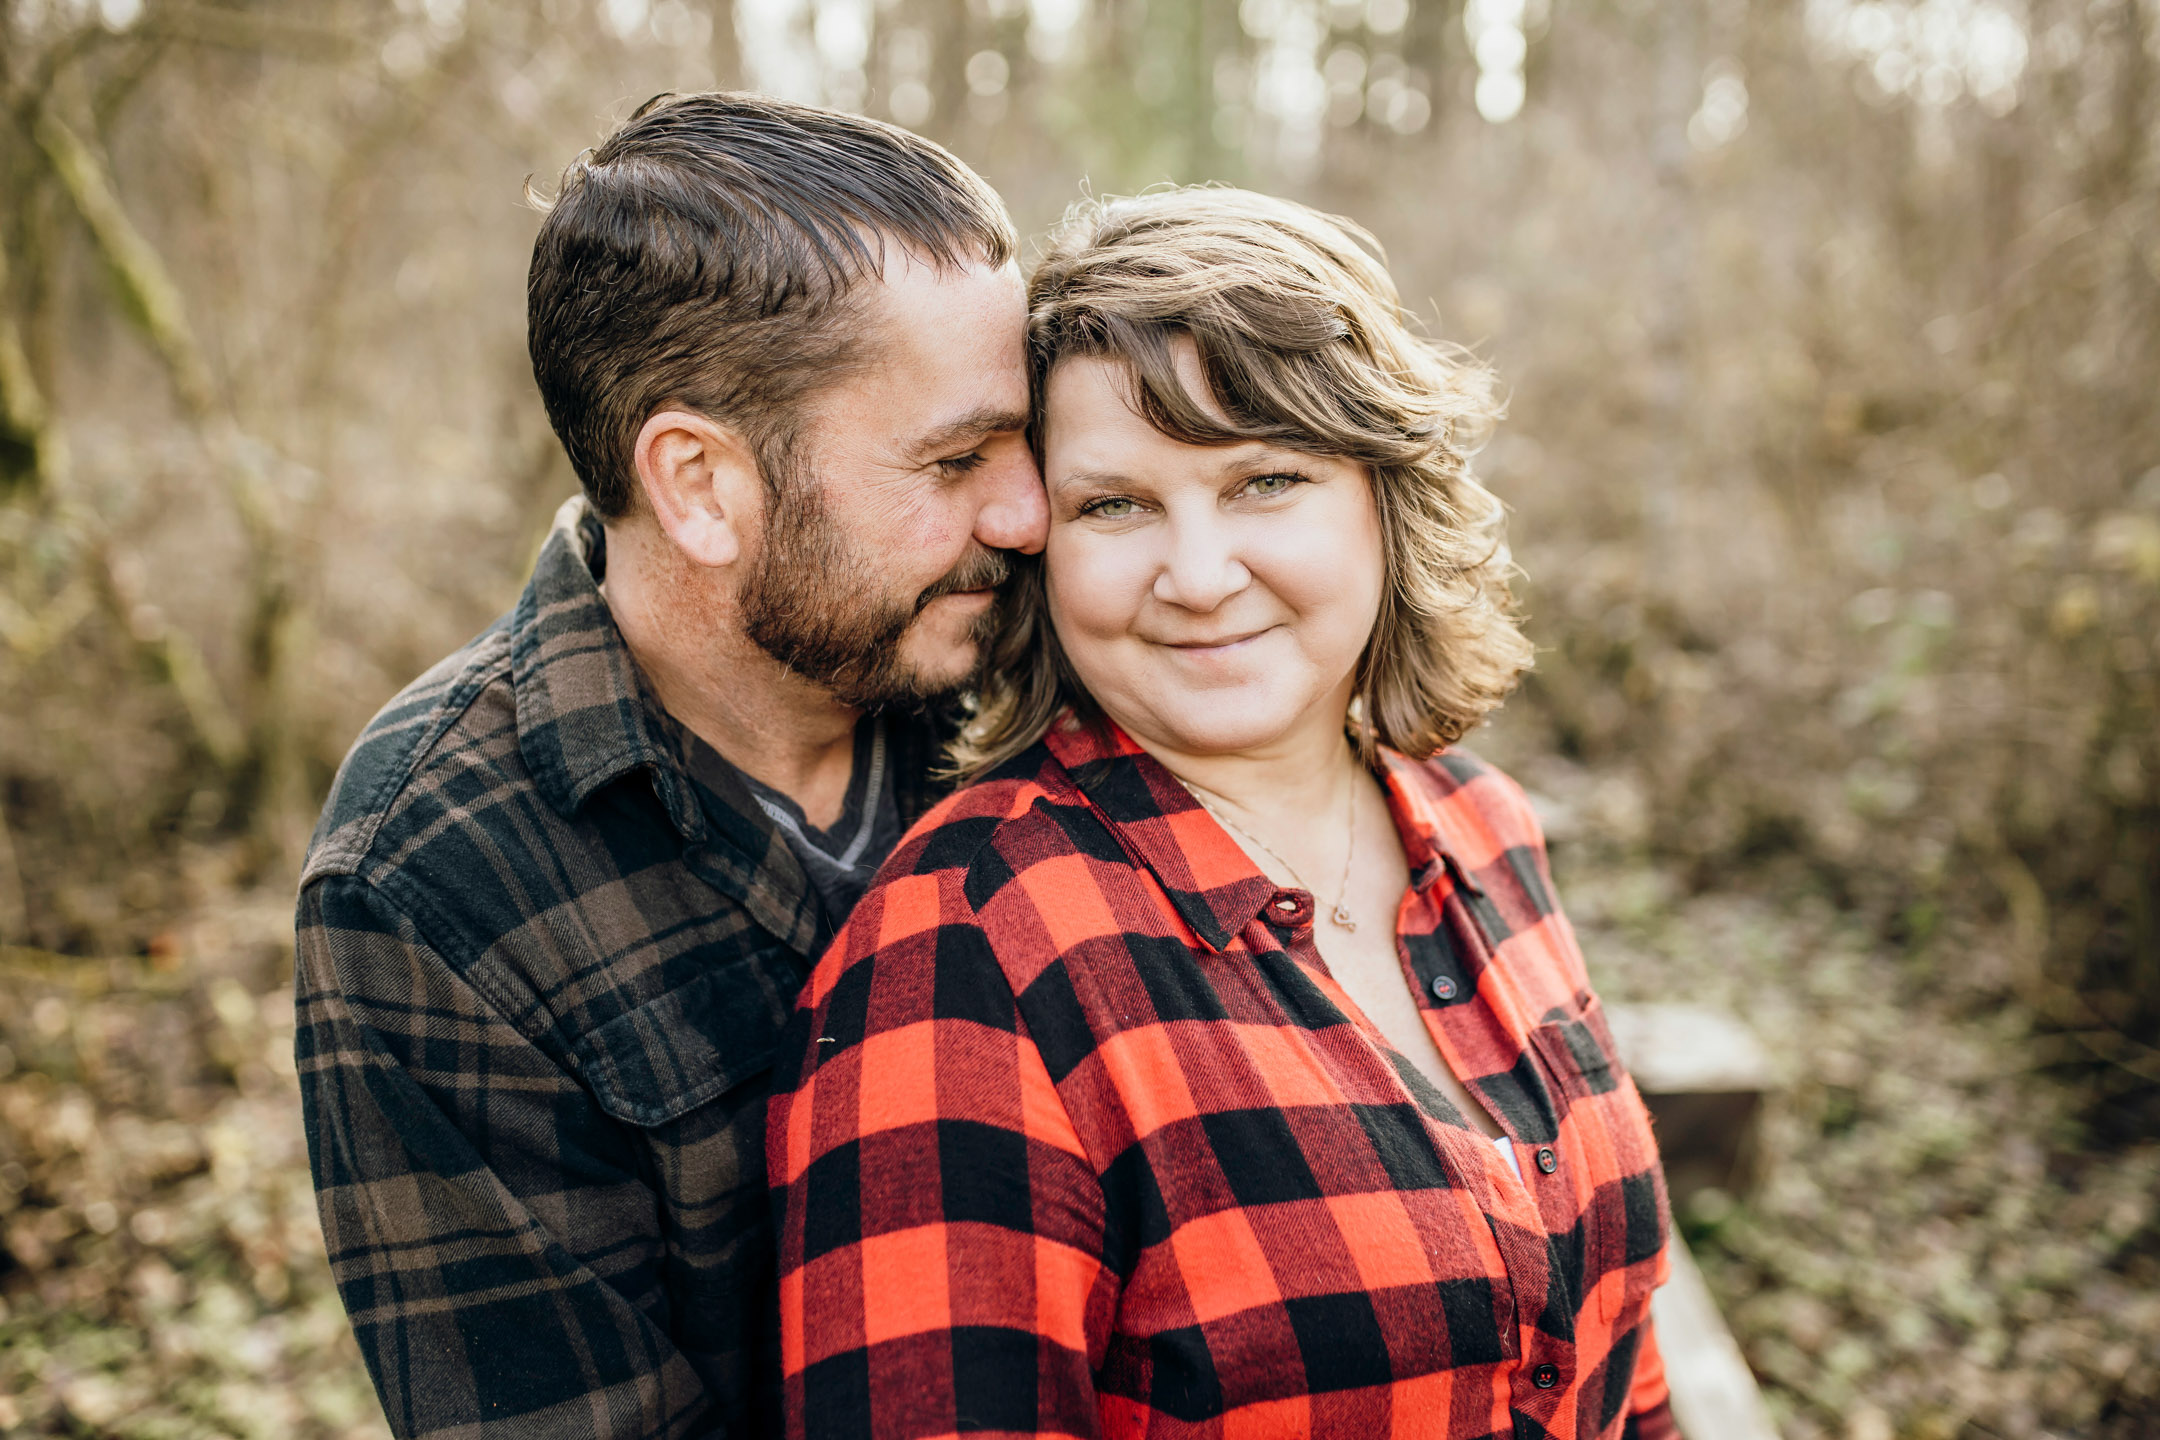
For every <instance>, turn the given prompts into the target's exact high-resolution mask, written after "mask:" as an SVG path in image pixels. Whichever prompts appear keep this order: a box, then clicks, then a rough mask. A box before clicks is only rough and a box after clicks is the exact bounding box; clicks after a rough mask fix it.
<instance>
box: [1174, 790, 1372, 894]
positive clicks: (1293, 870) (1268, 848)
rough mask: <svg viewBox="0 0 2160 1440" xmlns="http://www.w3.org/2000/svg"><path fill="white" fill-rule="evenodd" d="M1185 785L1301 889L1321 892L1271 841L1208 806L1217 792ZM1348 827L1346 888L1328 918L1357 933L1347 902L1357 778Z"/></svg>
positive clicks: (1353, 859)
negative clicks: (1281, 869)
mask: <svg viewBox="0 0 2160 1440" xmlns="http://www.w3.org/2000/svg"><path fill="white" fill-rule="evenodd" d="M1183 784H1184V786H1185V788H1186V789H1187V790H1189V791H1190V792H1192V797H1193V799H1195V800H1197V801H1199V802H1200V808H1201V809H1203V810H1205V811H1207V813H1208V814H1210V815H1212V816H1214V817H1215V819H1216V820H1217V821H1218V822H1219V823H1221V824H1224V825H1227V826H1229V827H1230V828H1231V829H1232V830H1235V831H1237V833H1238V834H1240V835H1242V836H1244V837H1245V838H1246V839H1247V840H1250V841H1252V843H1253V844H1255V845H1257V846H1259V847H1260V849H1261V851H1262V852H1263V853H1265V854H1266V855H1268V856H1269V857H1270V858H1272V859H1273V860H1274V861H1275V863H1276V864H1278V865H1280V866H1282V868H1283V869H1284V870H1286V871H1288V872H1289V874H1290V878H1291V879H1292V880H1295V881H1296V882H1297V884H1298V888H1299V889H1301V890H1307V891H1312V893H1314V894H1318V893H1319V892H1318V891H1317V890H1313V887H1312V886H1310V885H1307V884H1306V883H1305V877H1304V876H1302V875H1300V874H1298V872H1297V866H1295V865H1292V864H1291V863H1290V862H1289V861H1288V860H1285V859H1284V858H1283V857H1282V855H1281V853H1280V852H1278V851H1277V850H1276V849H1275V847H1274V846H1272V845H1270V844H1268V843H1267V841H1265V840H1262V839H1261V838H1260V837H1259V836H1257V835H1255V834H1253V833H1252V831H1250V830H1247V829H1246V828H1245V827H1244V826H1242V825H1240V824H1238V823H1237V821H1235V820H1232V819H1231V818H1230V817H1229V816H1228V815H1225V814H1224V813H1223V812H1222V811H1220V810H1218V809H1216V808H1215V807H1214V806H1213V805H1210V804H1208V802H1207V797H1208V796H1210V795H1215V792H1214V791H1212V790H1210V789H1208V788H1207V787H1206V786H1205V785H1200V784H1197V783H1195V782H1193V781H1191V780H1186V781H1184V782H1183ZM1215 798H1216V799H1217V800H1218V801H1221V802H1222V803H1223V804H1225V805H1228V804H1229V803H1230V801H1229V800H1228V798H1226V797H1224V796H1221V795H1215ZM1348 828H1349V836H1350V840H1349V844H1347V845H1345V846H1344V847H1343V862H1342V885H1341V886H1340V887H1339V888H1338V889H1337V890H1336V892H1335V907H1334V908H1333V909H1332V910H1330V911H1329V912H1328V919H1329V921H1330V922H1332V923H1333V924H1336V925H1339V926H1341V927H1342V928H1343V929H1345V930H1353V931H1354V930H1356V929H1357V920H1356V919H1355V918H1353V917H1352V916H1351V914H1350V907H1349V905H1348V904H1347V903H1345V902H1347V901H1348V900H1349V898H1350V870H1351V867H1352V866H1353V865H1354V864H1355V863H1356V861H1357V781H1356V780H1355V779H1353V780H1351V782H1350V814H1349V827H1348Z"/></svg>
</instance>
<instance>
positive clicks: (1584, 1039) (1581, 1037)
mask: <svg viewBox="0 0 2160 1440" xmlns="http://www.w3.org/2000/svg"><path fill="white" fill-rule="evenodd" d="M1530 1042H1531V1043H1532V1044H1533V1045H1535V1046H1537V1048H1538V1052H1539V1053H1540V1054H1541V1055H1542V1056H1543V1057H1544V1060H1545V1063H1546V1064H1547V1065H1549V1066H1550V1067H1552V1070H1553V1072H1554V1073H1555V1074H1556V1075H1558V1076H1559V1077H1560V1084H1561V1086H1562V1088H1563V1089H1565V1090H1566V1091H1567V1092H1568V1093H1569V1094H1571V1095H1603V1094H1605V1093H1606V1092H1607V1091H1609V1090H1612V1089H1614V1088H1616V1087H1617V1086H1618V1085H1619V1083H1620V1082H1619V1077H1618V1076H1617V1075H1616V1074H1615V1073H1614V1069H1613V1064H1614V1057H1615V1054H1616V1051H1615V1050H1614V1047H1613V1036H1612V1029H1611V1027H1609V1026H1608V1025H1606V1023H1605V1007H1604V1006H1603V1005H1601V1004H1599V1003H1598V998H1597V996H1595V995H1584V996H1579V997H1578V1010H1577V1013H1576V1014H1574V1015H1568V1014H1566V1013H1564V1012H1556V1013H1554V1014H1553V1016H1552V1018H1551V1019H1549V1020H1548V1021H1547V1022H1546V1023H1545V1024H1543V1025H1540V1026H1538V1027H1537V1028H1536V1029H1534V1030H1532V1031H1531V1032H1530Z"/></svg>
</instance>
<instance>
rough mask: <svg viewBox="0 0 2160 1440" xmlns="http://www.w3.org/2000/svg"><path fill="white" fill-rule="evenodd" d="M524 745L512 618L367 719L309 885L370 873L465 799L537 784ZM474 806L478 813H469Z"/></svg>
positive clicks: (305, 873)
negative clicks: (513, 675) (456, 797)
mask: <svg viewBox="0 0 2160 1440" xmlns="http://www.w3.org/2000/svg"><path fill="white" fill-rule="evenodd" d="M530 783H531V781H530V777H529V775H528V774H527V772H526V769H525V760H524V756H523V754H522V753H521V752H520V750H519V747H518V730H517V698H516V694H515V692H514V690H513V688H512V685H511V680H510V626H509V619H508V617H507V616H506V617H504V618H503V619H500V620H498V621H496V622H495V623H494V624H493V625H491V626H489V627H488V628H487V629H486V630H483V631H482V632H480V634H479V635H477V636H475V637H474V638H473V639H472V640H471V641H469V642H468V643H467V644H465V645H464V646H462V647H461V648H459V649H458V650H456V651H455V652H453V653H452V654H450V655H448V656H445V657H444V658H443V659H442V660H441V661H439V662H437V663H436V664H435V665H433V666H432V667H430V668H429V669H428V670H427V671H426V672H425V673H424V674H422V675H421V676H420V677H419V678H418V679H416V680H414V681H413V682H412V683H411V684H409V685H407V686H406V687H405V688H404V689H403V690H401V691H399V692H398V693H397V695H396V696H395V697H393V698H392V699H391V700H390V702H389V703H388V704H386V705H384V706H383V707H382V709H381V710H379V711H377V712H376V714H375V718H373V719H372V720H370V721H368V723H367V725H366V727H365V728H363V729H362V730H361V732H360V737H359V738H358V739H357V740H355V741H354V742H353V746H352V749H351V750H350V751H348V752H347V753H346V756H345V760H344V763H343V764H341V765H340V766H339V767H338V772H337V778H336V780H334V781H333V782H332V783H331V787H330V798H329V799H328V801H327V802H326V803H325V804H324V806H323V813H322V819H321V820H320V822H319V823H318V824H317V825H316V827H315V834H314V838H313V839H311V840H310V841H309V842H308V853H307V861H306V864H305V866H304V867H303V869H302V871H301V876H300V883H301V886H302V887H303V888H305V887H306V886H307V885H309V884H310V883H312V882H314V881H316V880H318V879H321V878H324V877H326V876H333V875H364V874H365V873H366V872H367V871H368V869H369V868H370V867H371V864H372V863H374V862H376V861H381V860H388V859H392V858H393V857H395V856H396V855H397V854H398V853H399V852H400V851H401V850H402V849H404V848H405V846H406V845H407V843H408V842H410V840H411V839H412V838H413V835H414V833H415V832H416V831H417V830H418V829H421V828H424V827H426V826H428V825H432V824H435V823H439V822H440V820H441V819H442V818H443V815H444V812H445V810H446V809H447V808H449V807H451V806H452V805H455V804H457V802H455V801H453V800H451V798H450V795H449V793H448V792H450V791H451V790H453V789H455V790H457V791H460V792H466V799H467V801H469V800H470V799H472V798H477V797H478V796H479V795H481V794H484V793H485V792H486V791H489V790H494V789H499V788H500V787H502V786H516V785H521V784H522V785H529V784H530ZM468 813H469V811H468Z"/></svg>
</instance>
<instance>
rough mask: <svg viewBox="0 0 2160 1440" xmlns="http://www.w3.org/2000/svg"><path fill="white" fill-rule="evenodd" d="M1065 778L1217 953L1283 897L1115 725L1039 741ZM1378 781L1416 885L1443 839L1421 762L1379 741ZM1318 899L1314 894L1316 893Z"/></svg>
mask: <svg viewBox="0 0 2160 1440" xmlns="http://www.w3.org/2000/svg"><path fill="white" fill-rule="evenodd" d="M1043 741H1044V743H1045V744H1046V745H1048V746H1049V748H1050V753H1051V754H1052V755H1053V756H1055V757H1056V759H1057V761H1058V763H1059V764H1060V765H1062V766H1063V767H1064V769H1065V771H1066V773H1067V774H1068V775H1069V776H1071V777H1072V782H1073V784H1074V785H1075V786H1076V787H1078V788H1079V790H1080V792H1081V793H1082V794H1084V795H1085V796H1087V798H1088V800H1089V802H1090V803H1091V804H1093V805H1094V807H1095V809H1096V810H1097V812H1098V813H1100V814H1101V816H1102V818H1103V820H1104V822H1105V823H1106V824H1107V825H1108V826H1109V827H1110V830H1111V832H1112V833H1113V834H1115V835H1116V836H1117V838H1118V839H1119V841H1120V842H1122V843H1123V845H1124V846H1125V849H1126V851H1127V852H1128V853H1130V854H1131V855H1132V856H1133V857H1134V858H1135V859H1137V860H1138V861H1139V862H1140V863H1141V864H1142V865H1144V866H1146V867H1147V869H1148V870H1149V872H1150V873H1152V874H1153V875H1154V877H1155V879H1156V881H1157V882H1158V883H1159V884H1161V886H1162V888H1163V890H1164V892H1165V893H1166V894H1167V895H1168V896H1169V898H1170V904H1171V907H1172V908H1173V909H1175V910H1176V911H1177V913H1178V916H1179V918H1181V919H1182V920H1184V922H1185V923H1186V925H1188V926H1189V927H1191V929H1192V931H1193V933H1194V934H1196V935H1198V936H1199V937H1200V938H1201V939H1202V940H1203V941H1205V942H1206V943H1207V945H1208V947H1209V948H1210V949H1212V950H1218V951H1219V950H1221V949H1223V948H1224V947H1225V946H1227V945H1228V944H1229V943H1230V941H1231V939H1232V938H1233V937H1234V936H1236V935H1237V934H1238V932H1239V931H1241V930H1243V929H1244V928H1245V927H1246V926H1247V925H1248V924H1250V923H1251V922H1252V919H1253V917H1254V916H1256V915H1258V914H1259V913H1260V911H1261V909H1262V907H1264V906H1266V905H1267V904H1268V903H1269V902H1270V901H1271V900H1273V899H1274V898H1275V897H1276V896H1278V895H1280V894H1281V893H1282V891H1281V889H1280V887H1278V886H1277V885H1276V884H1275V882H1274V881H1272V880H1270V879H1269V878H1268V877H1267V876H1266V875H1265V874H1263V873H1262V872H1261V871H1260V869H1259V867H1257V866H1256V865H1254V864H1253V862H1252V859H1251V857H1250V856H1248V855H1247V854H1246V853H1245V851H1244V849H1243V847H1241V846H1240V845H1239V844H1238V843H1237V841H1236V840H1234V839H1232V838H1231V836H1230V835H1229V833H1228V832H1227V831H1225V830H1224V829H1223V827H1222V826H1221V825H1219V824H1217V823H1216V821H1215V817H1214V816H1212V815H1210V814H1209V813H1208V812H1207V810H1206V809H1205V808H1204V807H1203V806H1202V805H1201V804H1200V802H1199V801H1198V800H1195V799H1194V798H1193V795H1192V792H1191V791H1189V790H1187V789H1186V788H1185V787H1184V785H1182V784H1181V783H1179V781H1178V778H1177V777H1176V776H1175V775H1172V774H1171V773H1170V771H1169V770H1168V769H1167V768H1165V767H1164V766H1163V764H1162V763H1161V762H1160V761H1158V760H1157V759H1156V758H1155V757H1154V756H1152V755H1150V754H1148V753H1147V752H1146V751H1145V750H1143V749H1141V748H1140V745H1139V744H1138V742H1136V741H1135V740H1134V739H1133V738H1132V737H1131V736H1130V735H1128V734H1126V733H1125V731H1124V730H1123V729H1121V728H1120V727H1119V726H1118V725H1117V724H1116V722H1114V721H1112V720H1109V719H1107V718H1105V719H1101V720H1098V721H1095V722H1092V723H1090V722H1086V721H1082V720H1080V719H1078V718H1077V717H1075V716H1072V715H1070V714H1068V715H1066V716H1064V717H1063V718H1061V719H1060V720H1059V721H1058V723H1056V724H1054V725H1052V726H1051V727H1050V731H1049V733H1048V734H1047V735H1045V736H1044V737H1043ZM1380 760H1381V773H1380V779H1381V783H1382V786H1383V788H1384V789H1385V791H1386V794H1387V802H1388V813H1389V815H1390V817H1391V818H1392V819H1393V820H1394V822H1395V830H1396V833H1397V834H1398V835H1399V836H1401V838H1402V845H1403V855H1404V858H1405V859H1406V860H1407V861H1408V863H1409V868H1410V883H1411V885H1412V887H1413V888H1416V889H1419V890H1423V889H1426V888H1427V887H1429V886H1430V885H1432V884H1433V882H1434V881H1436V880H1438V879H1439V878H1440V877H1441V876H1442V875H1443V874H1445V873H1446V872H1447V870H1448V868H1449V866H1448V853H1449V851H1448V845H1447V838H1446V832H1445V828H1444V822H1443V821H1442V819H1441V816H1440V812H1439V809H1438V807H1437V806H1436V805H1435V804H1434V803H1433V795H1432V792H1431V785H1430V782H1429V780H1428V779H1427V778H1426V775H1425V770H1424V767H1423V766H1422V765H1420V764H1418V763H1417V762H1416V761H1414V760H1412V759H1410V758H1409V757H1408V756H1405V755H1402V754H1400V753H1398V752H1396V751H1394V750H1390V749H1387V748H1386V747H1385V746H1383V747H1381V750H1380ZM1315 903H1316V904H1317V903H1318V902H1317V897H1316V899H1315Z"/></svg>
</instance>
